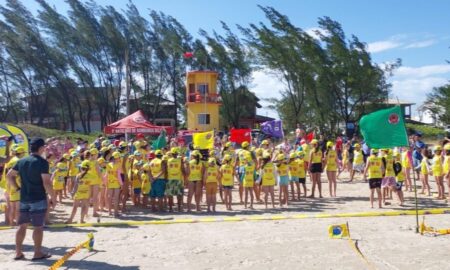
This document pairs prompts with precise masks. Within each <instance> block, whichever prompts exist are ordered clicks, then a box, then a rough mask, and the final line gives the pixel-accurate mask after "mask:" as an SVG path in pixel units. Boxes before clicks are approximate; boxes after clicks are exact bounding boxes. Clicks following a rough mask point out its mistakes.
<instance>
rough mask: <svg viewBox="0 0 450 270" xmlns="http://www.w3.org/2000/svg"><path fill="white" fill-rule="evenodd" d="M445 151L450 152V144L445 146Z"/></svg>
mask: <svg viewBox="0 0 450 270" xmlns="http://www.w3.org/2000/svg"><path fill="white" fill-rule="evenodd" d="M444 150H445V151H447V150H450V143H446V144H445V145H444Z"/></svg>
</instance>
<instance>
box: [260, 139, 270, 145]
mask: <svg viewBox="0 0 450 270" xmlns="http://www.w3.org/2000/svg"><path fill="white" fill-rule="evenodd" d="M261 145H269V141H268V140H263V141H262V142H261Z"/></svg>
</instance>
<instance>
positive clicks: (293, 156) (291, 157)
mask: <svg viewBox="0 0 450 270" xmlns="http://www.w3.org/2000/svg"><path fill="white" fill-rule="evenodd" d="M289 158H290V159H294V158H297V154H295V153H294V152H292V153H290V154H289Z"/></svg>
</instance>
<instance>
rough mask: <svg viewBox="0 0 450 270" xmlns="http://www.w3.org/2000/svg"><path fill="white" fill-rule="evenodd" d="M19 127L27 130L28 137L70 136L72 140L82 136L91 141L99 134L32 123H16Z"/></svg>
mask: <svg viewBox="0 0 450 270" xmlns="http://www.w3.org/2000/svg"><path fill="white" fill-rule="evenodd" d="M14 125H15V126H17V127H20V128H21V129H23V130H24V131H25V133H26V134H27V135H28V137H30V138H32V137H41V138H52V137H61V138H65V137H70V138H71V139H72V140H73V139H75V138H81V139H83V140H87V141H89V142H92V141H94V140H95V139H96V138H97V136H98V135H99V134H97V133H92V134H89V135H86V134H81V133H75V132H65V131H61V130H57V129H49V128H42V127H38V126H35V125H30V124H14Z"/></svg>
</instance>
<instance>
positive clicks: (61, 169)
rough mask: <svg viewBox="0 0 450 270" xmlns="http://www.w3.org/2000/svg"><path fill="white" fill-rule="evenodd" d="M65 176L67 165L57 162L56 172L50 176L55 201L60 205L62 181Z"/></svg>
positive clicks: (62, 188)
mask: <svg viewBox="0 0 450 270" xmlns="http://www.w3.org/2000/svg"><path fill="white" fill-rule="evenodd" d="M66 176H67V165H66V164H65V163H63V162H58V163H57V164H56V170H55V171H54V172H53V174H52V177H51V181H52V183H53V190H54V191H55V196H56V200H58V201H59V203H62V196H63V190H64V179H65V178H66ZM58 198H59V199H58Z"/></svg>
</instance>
